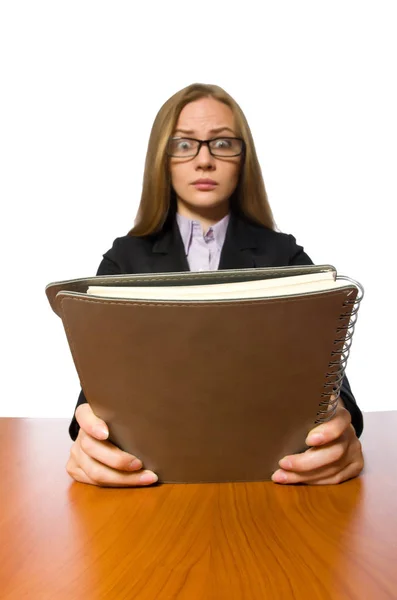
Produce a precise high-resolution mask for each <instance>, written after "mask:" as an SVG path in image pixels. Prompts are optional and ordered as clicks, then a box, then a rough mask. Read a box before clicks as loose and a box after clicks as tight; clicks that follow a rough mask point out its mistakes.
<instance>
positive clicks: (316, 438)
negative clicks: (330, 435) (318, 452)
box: [308, 433, 324, 445]
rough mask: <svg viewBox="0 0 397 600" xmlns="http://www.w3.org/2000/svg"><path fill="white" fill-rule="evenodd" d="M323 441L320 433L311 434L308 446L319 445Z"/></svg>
mask: <svg viewBox="0 0 397 600" xmlns="http://www.w3.org/2000/svg"><path fill="white" fill-rule="evenodd" d="M323 441H324V435H323V434H322V433H313V435H311V436H310V437H309V438H308V444H309V445H310V444H321V442H323Z"/></svg>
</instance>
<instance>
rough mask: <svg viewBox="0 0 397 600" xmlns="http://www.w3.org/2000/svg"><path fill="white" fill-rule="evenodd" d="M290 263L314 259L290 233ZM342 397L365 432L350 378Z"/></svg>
mask: <svg viewBox="0 0 397 600" xmlns="http://www.w3.org/2000/svg"><path fill="white" fill-rule="evenodd" d="M288 238H289V244H290V247H289V256H290V259H289V265H312V264H313V261H312V260H311V258H310V257H309V256H308V255H307V254H306V252H305V251H304V249H303V247H302V246H299V245H298V244H297V243H296V239H295V238H294V236H293V235H289V236H288ZM340 397H341V399H342V400H343V403H344V405H345V406H346V408H347V410H348V411H349V413H350V416H351V419H352V425H353V427H354V429H355V432H356V435H357V437H360V435H361V434H362V432H363V429H364V422H363V415H362V412H361V410H360V409H359V407H358V406H357V402H356V399H355V398H354V395H353V392H352V390H351V387H350V383H349V380H348V378H347V377H346V375H345V377H344V378H343V380H342V386H341V390H340Z"/></svg>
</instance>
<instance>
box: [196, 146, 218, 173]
mask: <svg viewBox="0 0 397 600" xmlns="http://www.w3.org/2000/svg"><path fill="white" fill-rule="evenodd" d="M195 160H196V164H197V165H198V166H200V167H207V168H208V167H212V166H214V164H215V160H214V157H213V156H212V154H211V152H210V150H209V148H208V146H207V144H202V146H201V148H200V152H199V153H198V154H197V156H196V158H195Z"/></svg>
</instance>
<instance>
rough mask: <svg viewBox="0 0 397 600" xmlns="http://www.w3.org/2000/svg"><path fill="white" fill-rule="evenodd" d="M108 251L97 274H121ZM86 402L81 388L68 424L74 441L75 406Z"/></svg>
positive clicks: (77, 425)
mask: <svg viewBox="0 0 397 600" xmlns="http://www.w3.org/2000/svg"><path fill="white" fill-rule="evenodd" d="M108 254H110V252H109V253H106V254H104V256H103V259H102V261H101V264H100V265H99V267H98V270H97V273H96V274H97V275H121V269H120V267H119V265H118V264H117V261H116V260H115V256H112V257H110V256H108ZM86 402H87V398H86V397H85V395H84V392H83V390H81V391H80V394H79V397H78V399H77V404H76V407H75V409H74V414H73V419H72V421H71V423H70V425H69V435H70V437H71V438H72V440H73V441H74V440H75V439H76V438H77V435H78V433H79V429H80V425H79V424H78V422H77V419H76V408H77V407H78V406H80V404H85V403H86Z"/></svg>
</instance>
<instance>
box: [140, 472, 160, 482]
mask: <svg viewBox="0 0 397 600" xmlns="http://www.w3.org/2000/svg"><path fill="white" fill-rule="evenodd" d="M139 481H141V482H142V483H155V482H156V481H158V477H157V475H156V473H153V472H152V471H144V472H143V473H142V475H141V476H140V478H139Z"/></svg>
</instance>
